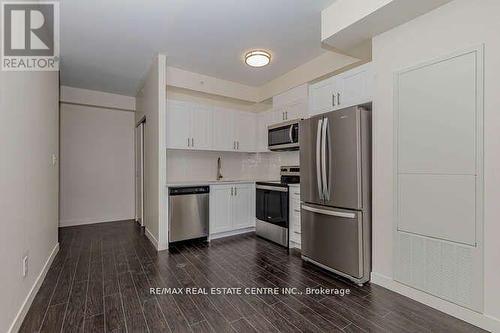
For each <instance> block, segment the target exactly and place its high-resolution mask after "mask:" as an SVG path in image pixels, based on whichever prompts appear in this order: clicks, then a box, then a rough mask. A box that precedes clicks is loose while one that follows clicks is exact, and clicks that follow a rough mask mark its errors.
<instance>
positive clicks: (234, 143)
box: [233, 141, 236, 150]
mask: <svg viewBox="0 0 500 333" xmlns="http://www.w3.org/2000/svg"><path fill="white" fill-rule="evenodd" d="M233 149H234V150H236V141H233Z"/></svg>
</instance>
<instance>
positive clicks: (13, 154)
mask: <svg viewBox="0 0 500 333" xmlns="http://www.w3.org/2000/svg"><path fill="white" fill-rule="evenodd" d="M58 74H59V73H58V72H4V71H0V116H1V121H0V137H1V139H0V154H1V158H0V211H1V216H2V223H1V224H2V232H0V244H1V249H2V250H1V251H0V267H1V273H0V282H1V283H0V295H1V296H0V332H8V330H9V327H10V326H11V324H13V323H14V321H15V320H16V318H18V320H17V321H16V324H15V325H14V327H13V330H14V331H16V330H17V326H16V325H18V324H20V323H21V321H22V319H23V316H24V315H25V310H27V308H28V307H29V303H30V301H31V300H32V298H29V296H30V291H31V289H32V288H35V290H34V292H33V293H31V295H33V296H34V294H35V293H36V291H37V290H36V287H35V286H36V282H37V280H40V281H41V279H39V275H40V273H41V272H42V271H43V268H44V266H46V265H47V262H48V260H49V258H50V256H51V254H55V253H56V250H57V245H58V243H57V224H58V199H57V198H58V163H56V164H55V165H53V164H52V154H55V156H56V157H57V155H58V149H59V148H58V136H59V124H58V121H59V78H58ZM24 255H28V257H29V259H28V274H27V276H26V277H24V278H23V277H22V273H21V272H22V264H21V262H22V257H23V256H24ZM26 301H27V303H26V304H25V306H24V307H23V304H24V303H25V302H26ZM23 309H24V311H23Z"/></svg>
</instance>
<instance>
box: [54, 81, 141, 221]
mask: <svg viewBox="0 0 500 333" xmlns="http://www.w3.org/2000/svg"><path fill="white" fill-rule="evenodd" d="M72 89H75V88H72ZM78 90H80V89H78ZM97 94H100V93H98V92H97ZM81 95H82V94H78V96H81ZM94 95H95V94H89V93H88V91H84V97H85V99H81V101H80V102H82V103H87V101H90V100H92V97H93V96H94ZM119 97H120V96H116V97H115V99H117V100H120V98H119ZM66 100H68V99H66ZM73 100H74V99H73ZM106 105H109V106H110V107H112V106H113V105H114V106H116V107H120V106H121V104H120V103H107V104H106ZM134 125H135V114H134V112H130V111H123V110H118V109H109V108H103V107H94V106H87V105H79V104H67V103H61V137H60V140H61V144H60V149H61V186H60V189H61V196H60V226H61V227H66V226H72V225H79V224H88V223H98V222H110V221H119V220H126V219H133V218H134V216H135V211H134V209H135V206H134V205H135V204H134V200H135V199H134V196H135V193H134V189H135V185H134V181H135V180H134Z"/></svg>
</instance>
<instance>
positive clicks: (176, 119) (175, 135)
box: [167, 101, 191, 149]
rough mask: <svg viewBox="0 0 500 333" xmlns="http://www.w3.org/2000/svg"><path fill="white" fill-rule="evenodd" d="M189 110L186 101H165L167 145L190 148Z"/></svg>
mask: <svg viewBox="0 0 500 333" xmlns="http://www.w3.org/2000/svg"><path fill="white" fill-rule="evenodd" d="M190 134H191V110H190V107H189V105H188V104H187V103H185V102H180V101H168V103H167V147H168V148H173V149H187V148H190V143H189V142H188V139H189V138H190V137H191V135H190Z"/></svg>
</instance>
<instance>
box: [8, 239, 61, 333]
mask: <svg viewBox="0 0 500 333" xmlns="http://www.w3.org/2000/svg"><path fill="white" fill-rule="evenodd" d="M57 252H59V243H57V244H56V245H55V246H54V248H53V249H52V252H51V253H50V255H49V257H48V258H47V261H46V262H45V265H43V267H42V271H41V272H40V274H38V277H37V278H36V280H35V283H34V284H33V287H31V290H30V292H29V293H28V295H27V296H26V298H25V299H24V302H23V304H22V305H21V308H20V309H19V311H18V312H17V314H16V317H15V318H14V321H13V322H12V324H11V325H10V328H9V330H8V331H7V332H8V333H15V332H18V331H19V329H20V328H21V325H22V323H23V320H24V317H26V314H27V313H28V310H29V308H30V306H31V303H33V299H35V296H36V294H37V293H38V290H39V289H40V287H41V285H42V282H43V280H44V279H45V276H46V275H47V272H48V271H49V268H50V265H51V264H52V262H53V261H54V258H55V257H56V255H57Z"/></svg>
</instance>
